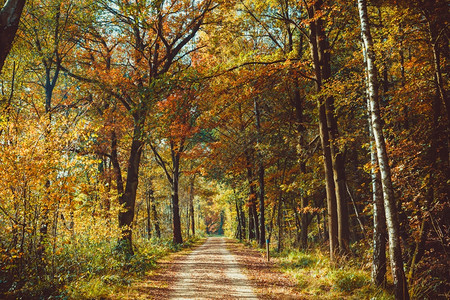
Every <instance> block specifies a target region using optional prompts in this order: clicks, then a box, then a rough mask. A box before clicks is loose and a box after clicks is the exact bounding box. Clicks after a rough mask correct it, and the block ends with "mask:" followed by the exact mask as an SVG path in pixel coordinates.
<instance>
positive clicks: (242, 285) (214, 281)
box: [170, 237, 258, 299]
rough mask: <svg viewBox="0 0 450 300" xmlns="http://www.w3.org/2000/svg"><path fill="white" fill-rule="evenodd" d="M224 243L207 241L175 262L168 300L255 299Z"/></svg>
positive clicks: (221, 238)
mask: <svg viewBox="0 0 450 300" xmlns="http://www.w3.org/2000/svg"><path fill="white" fill-rule="evenodd" d="M225 240H226V239H225V238H223V237H210V238H208V239H207V240H206V242H205V243H204V244H203V245H201V246H200V247H197V248H196V249H195V250H194V251H193V252H192V253H190V254H189V255H188V256H186V258H185V259H184V260H181V261H178V262H177V263H178V264H180V271H179V272H178V274H177V277H176V280H175V281H174V283H173V286H172V287H171V292H170V295H171V298H170V299H258V297H257V296H256V294H255V293H254V291H253V288H252V286H251V284H250V282H249V280H248V279H247V277H246V275H245V274H244V273H243V272H242V270H241V269H240V267H239V264H238V263H237V261H236V258H235V256H234V255H233V254H232V253H230V251H228V249H227V247H226V242H225Z"/></svg>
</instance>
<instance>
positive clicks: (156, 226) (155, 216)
mask: <svg viewBox="0 0 450 300" xmlns="http://www.w3.org/2000/svg"><path fill="white" fill-rule="evenodd" d="M152 219H153V227H154V229H155V234H156V237H157V238H158V239H160V238H161V229H160V227H159V218H158V212H157V211H156V203H155V198H154V197H153V199H152Z"/></svg>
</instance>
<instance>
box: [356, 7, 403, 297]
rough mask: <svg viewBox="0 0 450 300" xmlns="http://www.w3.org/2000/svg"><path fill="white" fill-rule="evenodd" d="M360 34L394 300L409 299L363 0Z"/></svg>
mask: <svg viewBox="0 0 450 300" xmlns="http://www.w3.org/2000/svg"><path fill="white" fill-rule="evenodd" d="M358 10H359V18H360V22H361V32H362V37H363V41H364V46H365V49H366V55H367V57H366V62H367V66H366V67H367V78H368V93H369V103H370V117H371V121H372V124H371V125H372V131H373V135H374V139H375V144H376V149H377V157H378V165H379V168H380V176H381V185H382V190H383V198H384V206H385V214H386V222H387V229H388V236H389V255H390V261H391V270H392V277H393V279H394V287H395V297H396V298H397V299H409V293H408V287H407V283H406V277H405V273H404V270H403V258H402V249H401V244H400V233H399V221H398V214H397V204H396V202H395V198H394V188H393V186H392V179H391V169H390V166H389V158H388V154H387V151H386V142H385V139H384V135H383V129H382V123H381V116H380V107H379V98H378V77H377V76H378V74H377V68H376V65H375V52H374V47H373V41H372V35H371V32H370V25H369V16H368V12H367V2H366V0H358Z"/></svg>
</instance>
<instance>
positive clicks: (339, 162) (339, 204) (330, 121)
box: [314, 0, 350, 254]
mask: <svg viewBox="0 0 450 300" xmlns="http://www.w3.org/2000/svg"><path fill="white" fill-rule="evenodd" d="M322 5H323V2H322V1H321V0H320V1H316V3H315V4H314V6H315V9H316V11H320V10H322ZM315 23H316V41H317V42H316V44H317V47H318V59H319V68H320V67H321V73H322V74H321V80H322V82H321V84H323V82H325V81H327V80H328V79H330V78H331V58H330V45H329V43H328V37H327V36H326V34H325V28H324V25H323V20H322V18H318V19H317V20H316V21H315ZM325 97H326V99H325V111H326V123H327V127H328V131H329V138H330V153H331V164H332V169H333V171H332V172H333V181H334V192H335V194H336V210H337V223H338V243H339V252H340V253H341V254H348V253H349V252H350V249H349V236H350V229H349V216H348V201H347V196H346V195H347V193H346V187H345V164H344V156H343V155H342V152H341V151H340V149H339V148H338V146H337V145H336V140H337V139H338V137H339V132H338V124H337V120H336V116H335V107H334V97H332V96H325Z"/></svg>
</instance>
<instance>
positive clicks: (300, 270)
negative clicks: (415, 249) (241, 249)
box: [241, 243, 394, 300]
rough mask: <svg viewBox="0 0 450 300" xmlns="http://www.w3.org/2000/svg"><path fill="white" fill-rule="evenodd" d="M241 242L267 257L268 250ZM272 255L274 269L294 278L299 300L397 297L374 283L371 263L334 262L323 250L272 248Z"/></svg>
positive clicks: (384, 299)
mask: <svg viewBox="0 0 450 300" xmlns="http://www.w3.org/2000/svg"><path fill="white" fill-rule="evenodd" d="M241 244H244V246H245V247H246V248H247V249H249V250H251V251H258V252H259V253H260V256H261V258H262V259H263V260H266V253H265V250H263V249H259V248H258V247H257V246H256V244H249V243H241ZM270 256H271V263H270V265H271V266H272V268H273V270H274V271H275V272H280V273H282V274H284V275H287V276H288V277H289V278H291V279H293V280H294V282H295V290H297V291H299V293H300V294H299V296H298V298H300V299H355V300H356V299H377V300H388V299H394V297H393V296H392V295H391V294H390V293H389V292H387V291H385V290H383V289H381V288H378V287H376V286H374V285H373V284H372V283H371V281H370V269H369V266H367V265H364V264H363V263H362V262H358V261H357V260H355V259H352V260H346V261H342V262H340V263H335V264H333V263H331V262H330V260H329V258H328V254H327V253H325V252H324V251H322V250H320V249H313V250H308V251H300V250H285V251H282V252H280V253H278V252H276V251H275V250H271V251H270ZM266 294H267V293H266ZM269 294H270V293H269ZM267 298H269V299H270V298H275V297H270V296H269V297H267Z"/></svg>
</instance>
